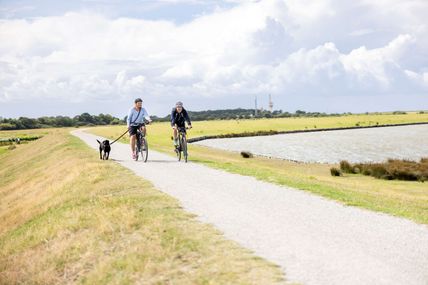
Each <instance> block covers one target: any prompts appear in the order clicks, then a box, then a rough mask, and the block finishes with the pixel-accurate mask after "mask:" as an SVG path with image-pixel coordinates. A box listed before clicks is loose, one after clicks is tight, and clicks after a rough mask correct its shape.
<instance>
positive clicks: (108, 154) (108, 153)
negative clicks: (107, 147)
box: [106, 152, 110, 160]
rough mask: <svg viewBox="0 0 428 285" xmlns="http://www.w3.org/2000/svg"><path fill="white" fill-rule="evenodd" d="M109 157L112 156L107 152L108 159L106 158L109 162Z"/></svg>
mask: <svg viewBox="0 0 428 285" xmlns="http://www.w3.org/2000/svg"><path fill="white" fill-rule="evenodd" d="M109 156H110V152H107V158H106V159H107V160H108V158H109Z"/></svg>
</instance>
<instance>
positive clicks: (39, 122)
mask: <svg viewBox="0 0 428 285" xmlns="http://www.w3.org/2000/svg"><path fill="white" fill-rule="evenodd" d="M124 123H125V121H124V120H121V119H119V118H116V117H113V116H112V115H109V114H99V115H90V114H89V113H83V114H81V115H77V116H74V117H72V118H70V117H67V116H55V117H40V118H36V119H33V118H27V117H19V118H18V119H7V118H0V130H22V129H40V128H50V127H57V128H58V127H80V126H95V125H119V124H124Z"/></svg>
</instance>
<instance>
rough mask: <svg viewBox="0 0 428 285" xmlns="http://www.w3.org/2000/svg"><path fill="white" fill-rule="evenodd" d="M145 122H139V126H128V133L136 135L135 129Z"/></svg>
mask: <svg viewBox="0 0 428 285" xmlns="http://www.w3.org/2000/svg"><path fill="white" fill-rule="evenodd" d="M144 125H145V124H140V125H139V126H129V129H128V133H129V135H130V136H133V135H136V134H137V130H138V129H139V128H141V127H143V126H144Z"/></svg>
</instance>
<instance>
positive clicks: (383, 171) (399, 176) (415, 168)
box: [332, 158, 428, 182]
mask: <svg viewBox="0 0 428 285" xmlns="http://www.w3.org/2000/svg"><path fill="white" fill-rule="evenodd" d="M340 169H341V170H342V172H344V173H361V174H363V175H368V176H373V177H376V178H378V179H385V180H393V179H396V180H406V181H421V182H424V181H427V180H428V158H422V159H421V160H420V161H419V162H416V161H410V160H405V159H403V160H400V159H388V161H386V162H385V163H356V164H354V165H352V164H351V163H349V162H348V161H346V160H343V161H341V162H340ZM332 175H333V174H332Z"/></svg>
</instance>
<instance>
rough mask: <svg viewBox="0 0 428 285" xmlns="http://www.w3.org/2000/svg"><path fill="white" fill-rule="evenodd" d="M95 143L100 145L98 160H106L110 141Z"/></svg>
mask: <svg viewBox="0 0 428 285" xmlns="http://www.w3.org/2000/svg"><path fill="white" fill-rule="evenodd" d="M97 142H98V143H99V144H100V159H102V160H108V157H109V155H110V150H111V147H110V141H109V140H105V141H103V142H100V141H99V140H97Z"/></svg>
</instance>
